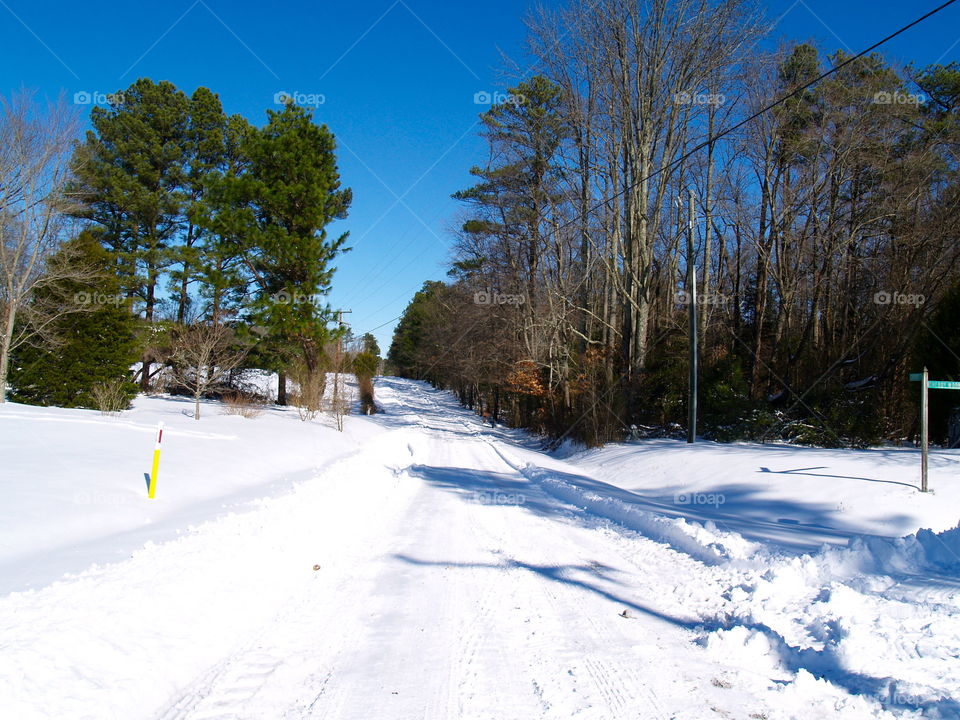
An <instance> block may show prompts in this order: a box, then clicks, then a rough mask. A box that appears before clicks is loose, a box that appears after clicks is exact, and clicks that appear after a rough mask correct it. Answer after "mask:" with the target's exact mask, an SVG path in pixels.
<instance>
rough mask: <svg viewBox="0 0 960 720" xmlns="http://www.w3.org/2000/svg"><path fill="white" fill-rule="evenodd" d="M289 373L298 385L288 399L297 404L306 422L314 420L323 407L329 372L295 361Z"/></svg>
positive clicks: (299, 412) (301, 416)
mask: <svg viewBox="0 0 960 720" xmlns="http://www.w3.org/2000/svg"><path fill="white" fill-rule="evenodd" d="M289 374H290V379H291V380H293V382H294V384H295V385H296V391H295V392H294V393H292V394H291V396H290V398H288V399H289V401H290V402H291V403H292V404H294V405H296V406H297V413H298V414H299V415H300V419H301V420H303V421H304V422H306V421H307V420H312V419H313V418H315V417H316V416H317V414H318V413H319V412H320V411H321V410H322V409H323V394H324V392H325V391H326V389H327V374H326V372H324V371H323V370H318V369H314V370H311V369H309V368H308V367H307V365H306V363H304V362H302V361H299V362H296V363H294V365H293V367H292V368H291V369H290V373H289Z"/></svg>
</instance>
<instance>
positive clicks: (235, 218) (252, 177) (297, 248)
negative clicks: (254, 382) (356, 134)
mask: <svg viewBox="0 0 960 720" xmlns="http://www.w3.org/2000/svg"><path fill="white" fill-rule="evenodd" d="M268 114H269V122H268V123H267V125H266V126H265V127H264V128H262V129H258V130H254V131H252V132H250V133H249V135H248V136H247V137H246V139H245V140H244V141H243V142H242V145H241V148H242V155H243V156H244V158H245V162H246V165H245V167H244V168H243V171H242V172H238V171H236V170H230V171H229V172H227V173H226V174H224V176H223V177H222V178H221V179H220V180H219V181H218V183H217V184H218V190H217V193H216V202H215V207H212V208H211V211H210V213H209V215H208V217H209V222H210V224H211V227H212V229H213V230H214V231H216V232H217V233H218V234H219V235H221V236H222V237H225V238H233V239H235V240H236V242H238V243H239V244H240V248H239V251H240V252H241V253H242V254H243V262H244V264H245V265H246V267H247V268H248V269H249V271H250V274H251V277H252V282H253V285H254V287H255V293H254V296H253V297H252V298H251V299H250V301H249V302H248V303H247V305H246V307H245V308H244V309H245V313H246V316H247V319H248V320H249V321H251V322H252V323H253V324H254V325H255V326H257V327H258V328H259V329H260V330H261V331H262V332H263V333H264V334H265V335H266V337H265V345H266V348H265V351H266V349H267V348H271V347H272V348H274V356H275V357H276V360H277V367H276V368H275V369H278V370H281V371H282V370H283V369H285V366H286V365H287V364H289V362H290V357H291V356H290V351H291V349H295V351H296V354H297V356H298V359H299V360H300V361H302V362H303V363H304V365H305V367H306V371H307V372H308V373H309V374H311V375H312V374H314V373H316V372H319V371H320V370H321V364H322V358H323V348H324V345H325V344H326V342H327V341H328V340H330V339H331V338H332V336H333V334H332V333H331V332H330V331H329V330H328V328H327V325H328V323H329V322H330V321H331V320H332V319H333V313H332V311H331V309H330V307H329V305H326V304H321V301H322V299H323V296H324V295H326V294H327V293H328V292H329V291H330V282H331V278H332V276H333V273H334V271H335V268H334V267H333V266H332V265H331V262H332V260H333V259H334V258H335V257H336V256H337V255H339V254H340V253H342V252H345V251H346V249H347V248H345V247H344V243H345V242H346V239H347V234H346V233H344V234H342V235H340V236H338V237H336V238H333V239H331V238H330V237H328V235H327V229H326V228H327V226H328V225H329V224H330V223H331V222H333V221H334V220H336V219H342V218H344V217H346V214H347V210H348V208H349V206H350V202H351V198H352V194H351V191H350V190H349V189H344V188H341V185H340V174H339V171H338V169H337V164H336V156H335V153H334V151H335V148H336V144H335V141H334V137H333V134H332V133H331V132H330V131H329V130H328V129H327V127H326V126H325V125H316V124H314V122H313V118H312V115H311V113H310V112H308V111H306V110H304V109H303V108H300V107H297V106H295V105H292V104H291V105H287V106H286V107H285V108H284V109H283V110H280V111H273V110H271V111H268Z"/></svg>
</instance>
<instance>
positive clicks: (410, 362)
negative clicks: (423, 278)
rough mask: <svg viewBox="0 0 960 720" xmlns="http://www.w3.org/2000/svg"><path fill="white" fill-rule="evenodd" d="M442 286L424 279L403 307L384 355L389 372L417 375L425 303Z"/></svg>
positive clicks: (424, 328)
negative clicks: (386, 352)
mask: <svg viewBox="0 0 960 720" xmlns="http://www.w3.org/2000/svg"><path fill="white" fill-rule="evenodd" d="M442 287H443V283H442V282H439V281H436V280H428V281H427V282H425V283H424V284H423V287H422V288H420V290H418V291H417V294H416V295H414V296H413V299H412V300H411V301H410V304H409V305H407V308H406V310H404V311H403V316H402V317H401V318H400V322H399V323H397V327H396V329H395V330H394V331H393V341H392V342H391V343H390V351H389V353H388V354H387V359H388V360H389V361H390V364H391V365H392V366H393V372H395V373H396V374H397V375H399V376H400V377H409V378H417V377H419V374H418V368H419V367H420V365H421V361H422V357H421V353H420V350H421V348H422V347H423V339H424V335H425V333H426V331H427V325H428V323H429V305H430V302H431V300H432V299H433V297H434V296H435V294H436V293H437V291H438V290H439V289H440V288H442Z"/></svg>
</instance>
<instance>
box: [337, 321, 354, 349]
mask: <svg viewBox="0 0 960 720" xmlns="http://www.w3.org/2000/svg"><path fill="white" fill-rule="evenodd" d="M352 312H353V310H337V329H338V330H339V329H340V328H342V327H343V326H344V325H347V326H349V325H350V323H345V322H343V316H344V315H349V314H350V313H352ZM342 352H343V338H342V337H337V361H338V362H339V360H340V354H341V353H342Z"/></svg>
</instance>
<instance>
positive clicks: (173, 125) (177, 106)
mask: <svg viewBox="0 0 960 720" xmlns="http://www.w3.org/2000/svg"><path fill="white" fill-rule="evenodd" d="M117 97H118V98H119V100H118V102H116V103H115V104H113V105H111V106H110V107H95V108H93V110H92V111H91V113H90V122H91V124H92V125H93V130H91V131H89V132H88V133H87V137H86V141H85V142H84V143H83V144H81V145H79V146H78V147H77V151H76V155H75V158H74V163H73V165H74V168H73V169H74V174H75V175H76V177H77V179H78V187H77V188H76V193H77V195H78V197H79V199H80V201H81V202H82V203H83V205H84V206H85V208H86V209H85V210H84V211H82V213H81V216H82V217H85V218H88V219H90V220H93V221H94V222H96V223H98V224H99V225H100V226H101V227H102V228H103V230H104V232H103V234H102V241H103V243H104V244H105V246H106V247H108V248H109V249H110V250H112V251H113V253H114V260H115V263H116V264H117V270H118V273H119V275H120V277H121V279H122V282H123V289H124V292H125V293H126V294H127V295H128V296H130V297H135V298H138V299H139V300H141V301H142V302H143V317H144V319H145V320H147V322H152V321H153V320H154V317H155V313H156V310H157V305H158V294H157V290H158V286H159V284H160V280H161V276H162V274H163V272H164V270H165V268H166V267H167V266H168V265H169V264H170V262H171V259H172V257H171V255H172V254H171V251H170V248H171V246H172V245H173V244H174V242H175V241H176V239H177V238H178V234H179V233H180V231H181V229H182V222H183V212H184V207H185V203H186V200H187V193H186V191H185V183H186V179H187V167H188V158H189V148H190V142H189V135H190V100H189V98H187V96H186V95H185V94H184V93H182V92H181V91H180V90H178V89H177V88H176V87H175V86H174V85H173V84H172V83H169V82H166V81H164V82H160V83H154V82H153V81H152V80H150V79H147V78H141V79H139V80H137V81H136V82H135V83H133V84H132V85H131V86H130V87H129V88H127V90H125V91H122V92H120V93H117ZM141 360H142V363H143V368H142V373H141V378H140V382H141V387H142V388H143V389H147V388H148V387H149V368H150V364H151V362H152V361H153V358H152V357H150V356H149V355H144V357H143V358H141Z"/></svg>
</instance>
